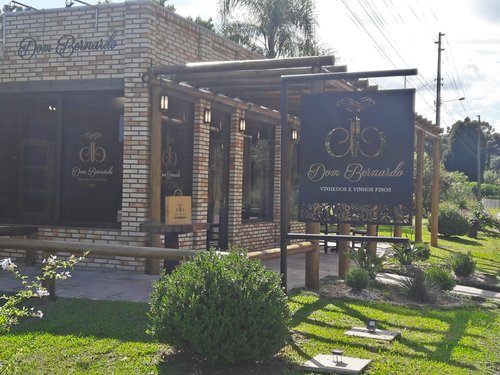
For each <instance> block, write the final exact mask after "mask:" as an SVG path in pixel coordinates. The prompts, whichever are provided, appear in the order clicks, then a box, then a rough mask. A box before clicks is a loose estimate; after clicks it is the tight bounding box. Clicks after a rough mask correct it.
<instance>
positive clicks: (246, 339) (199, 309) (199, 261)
mask: <svg viewBox="0 0 500 375" xmlns="http://www.w3.org/2000/svg"><path fill="white" fill-rule="evenodd" d="M148 315H149V319H150V326H149V330H148V333H150V334H151V335H152V336H153V337H154V338H155V339H157V340H158V341H160V342H163V343H167V344H170V345H172V346H174V347H176V348H177V349H181V350H183V351H186V352H190V353H192V354H194V355H196V356H197V357H199V358H201V359H205V360H207V361H208V362H210V363H217V364H229V363H235V362H240V361H248V360H255V359H265V358H267V357H271V356H272V355H274V354H275V353H277V352H278V351H279V350H280V349H281V348H282V347H283V345H284V343H285V341H286V339H287V337H288V322H289V320H290V311H289V307H288V303H287V297H286V294H285V293H284V292H283V290H282V288H281V286H280V276H279V275H278V274H276V273H274V272H272V271H269V270H266V269H265V268H264V267H263V266H262V265H261V264H260V262H258V261H255V260H250V259H248V258H247V257H246V254H245V253H243V252H241V251H239V250H238V251H233V252H231V253H230V254H229V255H225V256H222V255H220V254H217V253H216V252H215V251H213V250H211V251H200V252H198V253H197V255H196V256H194V257H193V259H191V260H190V261H188V262H185V263H183V264H182V265H180V266H179V267H177V268H176V269H175V270H174V272H173V273H172V274H170V275H163V276H162V277H161V279H160V280H158V281H157V282H155V283H154V285H153V291H152V293H151V300H150V312H149V314H148Z"/></svg>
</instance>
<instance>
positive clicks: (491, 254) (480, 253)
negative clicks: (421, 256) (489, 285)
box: [379, 225, 500, 276]
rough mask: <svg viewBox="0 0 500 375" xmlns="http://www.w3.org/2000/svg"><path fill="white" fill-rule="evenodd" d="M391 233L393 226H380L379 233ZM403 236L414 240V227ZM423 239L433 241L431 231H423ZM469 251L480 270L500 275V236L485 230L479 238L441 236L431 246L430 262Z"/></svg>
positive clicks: (407, 229)
mask: <svg viewBox="0 0 500 375" xmlns="http://www.w3.org/2000/svg"><path fill="white" fill-rule="evenodd" d="M424 226H425V225H424ZM390 233H391V227H385V226H381V227H380V230H379V235H381V236H388V235H390ZM403 236H407V237H408V238H410V239H411V240H413V239H414V237H415V236H414V234H413V229H412V228H408V227H405V228H404V229H403ZM423 240H424V242H426V243H430V241H431V238H430V233H429V232H428V231H427V230H424V232H423ZM469 251H470V252H471V254H472V256H473V257H474V258H475V260H476V262H477V270H478V271H481V272H485V273H488V274H491V275H496V276H500V237H499V236H494V235H492V234H486V233H483V232H479V236H478V238H477V239H475V238H470V237H468V236H453V237H443V236H439V237H438V246H437V247H434V246H432V247H431V259H430V262H432V263H443V262H445V261H446V259H447V258H448V257H449V256H450V254H451V253H452V252H462V253H467V252H469Z"/></svg>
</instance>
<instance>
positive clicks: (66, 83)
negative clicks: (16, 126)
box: [0, 78, 125, 94]
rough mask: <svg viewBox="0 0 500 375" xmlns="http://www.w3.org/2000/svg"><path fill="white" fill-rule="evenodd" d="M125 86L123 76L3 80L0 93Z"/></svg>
mask: <svg viewBox="0 0 500 375" xmlns="http://www.w3.org/2000/svg"><path fill="white" fill-rule="evenodd" d="M124 86H125V84H124V80H123V78H106V79H78V80H69V79H65V80H62V79H61V80H57V81H25V82H3V83H0V94H3V93H9V94H13V93H27V92H61V91H66V92H67V91H72V92H80V91H96V90H109V91H123V88H124Z"/></svg>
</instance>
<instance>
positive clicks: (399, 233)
mask: <svg viewBox="0 0 500 375" xmlns="http://www.w3.org/2000/svg"><path fill="white" fill-rule="evenodd" d="M394 237H403V227H402V226H401V225H395V226H394Z"/></svg>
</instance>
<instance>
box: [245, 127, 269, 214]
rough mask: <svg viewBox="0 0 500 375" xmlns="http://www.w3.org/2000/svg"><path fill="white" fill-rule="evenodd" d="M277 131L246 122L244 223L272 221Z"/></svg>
mask: <svg viewBox="0 0 500 375" xmlns="http://www.w3.org/2000/svg"><path fill="white" fill-rule="evenodd" d="M273 183H274V127H273V126H271V125H268V124H263V123H259V122H253V121H251V120H249V119H247V124H246V130H245V141H244V150H243V209H242V219H243V220H250V219H272V217H273Z"/></svg>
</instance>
